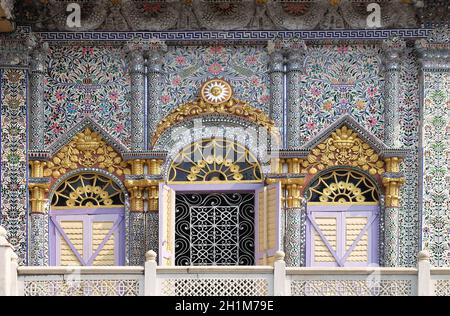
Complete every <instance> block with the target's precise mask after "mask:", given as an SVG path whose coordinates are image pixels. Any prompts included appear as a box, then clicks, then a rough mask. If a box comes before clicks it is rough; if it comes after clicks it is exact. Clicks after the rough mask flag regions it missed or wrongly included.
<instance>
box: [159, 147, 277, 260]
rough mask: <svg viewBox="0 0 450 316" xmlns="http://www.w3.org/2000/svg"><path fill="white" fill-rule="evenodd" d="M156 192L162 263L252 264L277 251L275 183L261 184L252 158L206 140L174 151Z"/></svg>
mask: <svg viewBox="0 0 450 316" xmlns="http://www.w3.org/2000/svg"><path fill="white" fill-rule="evenodd" d="M168 173H169V174H168V180H169V181H168V182H169V183H168V184H167V185H163V186H162V187H161V190H160V198H159V201H160V209H159V210H160V213H159V218H160V242H161V244H160V253H161V256H160V262H161V264H162V265H188V266H190V265H253V264H255V263H261V264H264V263H265V262H269V260H273V258H274V254H275V251H276V250H278V249H279V237H278V231H279V224H280V220H279V215H280V213H279V210H280V185H279V184H278V183H277V184H272V185H269V186H267V187H265V186H264V182H263V179H262V172H261V167H260V164H259V162H258V161H257V159H256V157H255V156H254V155H253V154H252V153H251V152H250V150H249V149H247V148H246V147H245V146H243V145H241V144H239V143H236V142H235V141H233V140H227V139H222V138H208V139H202V140H199V141H196V142H194V143H192V144H190V145H188V146H186V147H184V148H183V149H182V150H181V151H180V152H178V153H177V154H176V156H175V158H174V159H173V161H172V163H171V165H170V166H169V172H168Z"/></svg>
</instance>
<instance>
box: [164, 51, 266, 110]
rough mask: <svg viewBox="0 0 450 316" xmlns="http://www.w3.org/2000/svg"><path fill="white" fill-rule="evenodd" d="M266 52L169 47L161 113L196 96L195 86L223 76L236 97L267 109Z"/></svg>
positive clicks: (197, 87) (196, 88)
mask: <svg viewBox="0 0 450 316" xmlns="http://www.w3.org/2000/svg"><path fill="white" fill-rule="evenodd" d="M267 63H268V54H267V52H266V49H265V47H264V46H258V47H256V46H255V47H251V46H185V47H174V46H172V47H169V49H168V52H167V53H166V58H165V65H164V71H165V72H166V74H167V75H166V78H165V80H166V82H165V88H164V90H163V92H162V96H161V105H162V107H163V112H164V113H167V111H169V110H171V109H173V108H174V107H176V106H178V105H181V104H182V103H185V102H187V101H191V100H193V99H195V98H196V97H197V96H198V89H199V87H200V86H201V84H202V83H203V82H205V81H206V80H207V79H210V78H224V79H226V80H227V81H228V82H229V83H230V84H231V86H232V87H233V90H234V91H233V92H234V95H235V96H236V98H237V99H240V100H243V101H248V102H250V104H251V105H252V106H255V107H258V108H261V109H263V110H266V111H267V110H268V106H269V105H268V102H269V94H270V92H269V90H268V85H269V78H268V75H267V71H268V68H267Z"/></svg>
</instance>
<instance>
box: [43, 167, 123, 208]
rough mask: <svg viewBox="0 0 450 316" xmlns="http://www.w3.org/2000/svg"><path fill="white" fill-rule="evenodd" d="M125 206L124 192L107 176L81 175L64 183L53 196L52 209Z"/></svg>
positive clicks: (95, 174)
mask: <svg viewBox="0 0 450 316" xmlns="http://www.w3.org/2000/svg"><path fill="white" fill-rule="evenodd" d="M124 204H125V197H124V192H123V191H122V189H121V188H120V187H119V186H117V184H116V183H115V182H114V181H113V180H112V179H111V178H108V177H106V176H103V175H100V174H97V173H81V174H77V175H74V176H72V177H70V178H68V179H66V180H65V181H64V182H62V183H61V184H60V185H59V186H58V187H57V188H56V190H55V191H54V194H53V196H52V201H51V206H52V208H53V209H54V208H67V207H69V208H83V207H113V206H123V205H124Z"/></svg>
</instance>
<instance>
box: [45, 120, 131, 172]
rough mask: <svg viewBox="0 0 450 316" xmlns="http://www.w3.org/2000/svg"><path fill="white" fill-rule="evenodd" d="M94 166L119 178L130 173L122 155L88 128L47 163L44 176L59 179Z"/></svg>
mask: <svg viewBox="0 0 450 316" xmlns="http://www.w3.org/2000/svg"><path fill="white" fill-rule="evenodd" d="M93 166H98V167H99V168H102V169H105V170H107V171H108V172H110V173H115V174H117V175H119V176H121V175H123V174H129V173H130V170H129V169H128V167H127V163H126V162H124V161H123V160H122V158H121V157H120V155H119V154H118V153H117V152H116V151H115V150H114V149H113V148H112V147H111V146H109V145H107V144H106V143H105V141H104V140H103V139H102V137H101V136H100V135H99V134H98V133H96V132H94V131H92V130H91V129H90V128H86V129H85V130H84V131H82V132H80V133H78V134H77V135H76V136H75V137H74V138H73V139H72V140H71V141H70V142H69V143H68V144H67V145H66V146H64V147H63V148H61V149H60V150H59V151H58V153H57V154H56V155H55V156H54V157H53V158H52V159H51V161H49V162H47V164H46V168H45V169H44V176H46V177H50V176H52V177H53V178H59V177H60V176H61V175H63V174H65V173H66V172H68V171H69V170H74V169H77V168H79V167H93Z"/></svg>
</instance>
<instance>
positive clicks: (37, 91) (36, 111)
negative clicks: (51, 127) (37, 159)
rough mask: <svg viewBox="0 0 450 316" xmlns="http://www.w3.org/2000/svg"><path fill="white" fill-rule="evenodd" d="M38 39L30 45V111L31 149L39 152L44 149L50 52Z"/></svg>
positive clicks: (31, 41)
mask: <svg viewBox="0 0 450 316" xmlns="http://www.w3.org/2000/svg"><path fill="white" fill-rule="evenodd" d="M36 41H37V39H36V38H34V37H33V38H32V40H30V45H34V47H33V46H32V47H33V48H32V50H31V54H30V55H31V59H30V72H29V84H30V111H29V115H30V117H29V123H30V127H29V131H30V132H29V149H30V150H33V151H36V150H37V151H39V150H43V149H44V133H45V124H42V123H43V122H44V121H45V118H44V78H45V72H46V69H47V66H46V64H45V59H46V57H47V52H48V44H47V43H37V44H36Z"/></svg>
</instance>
